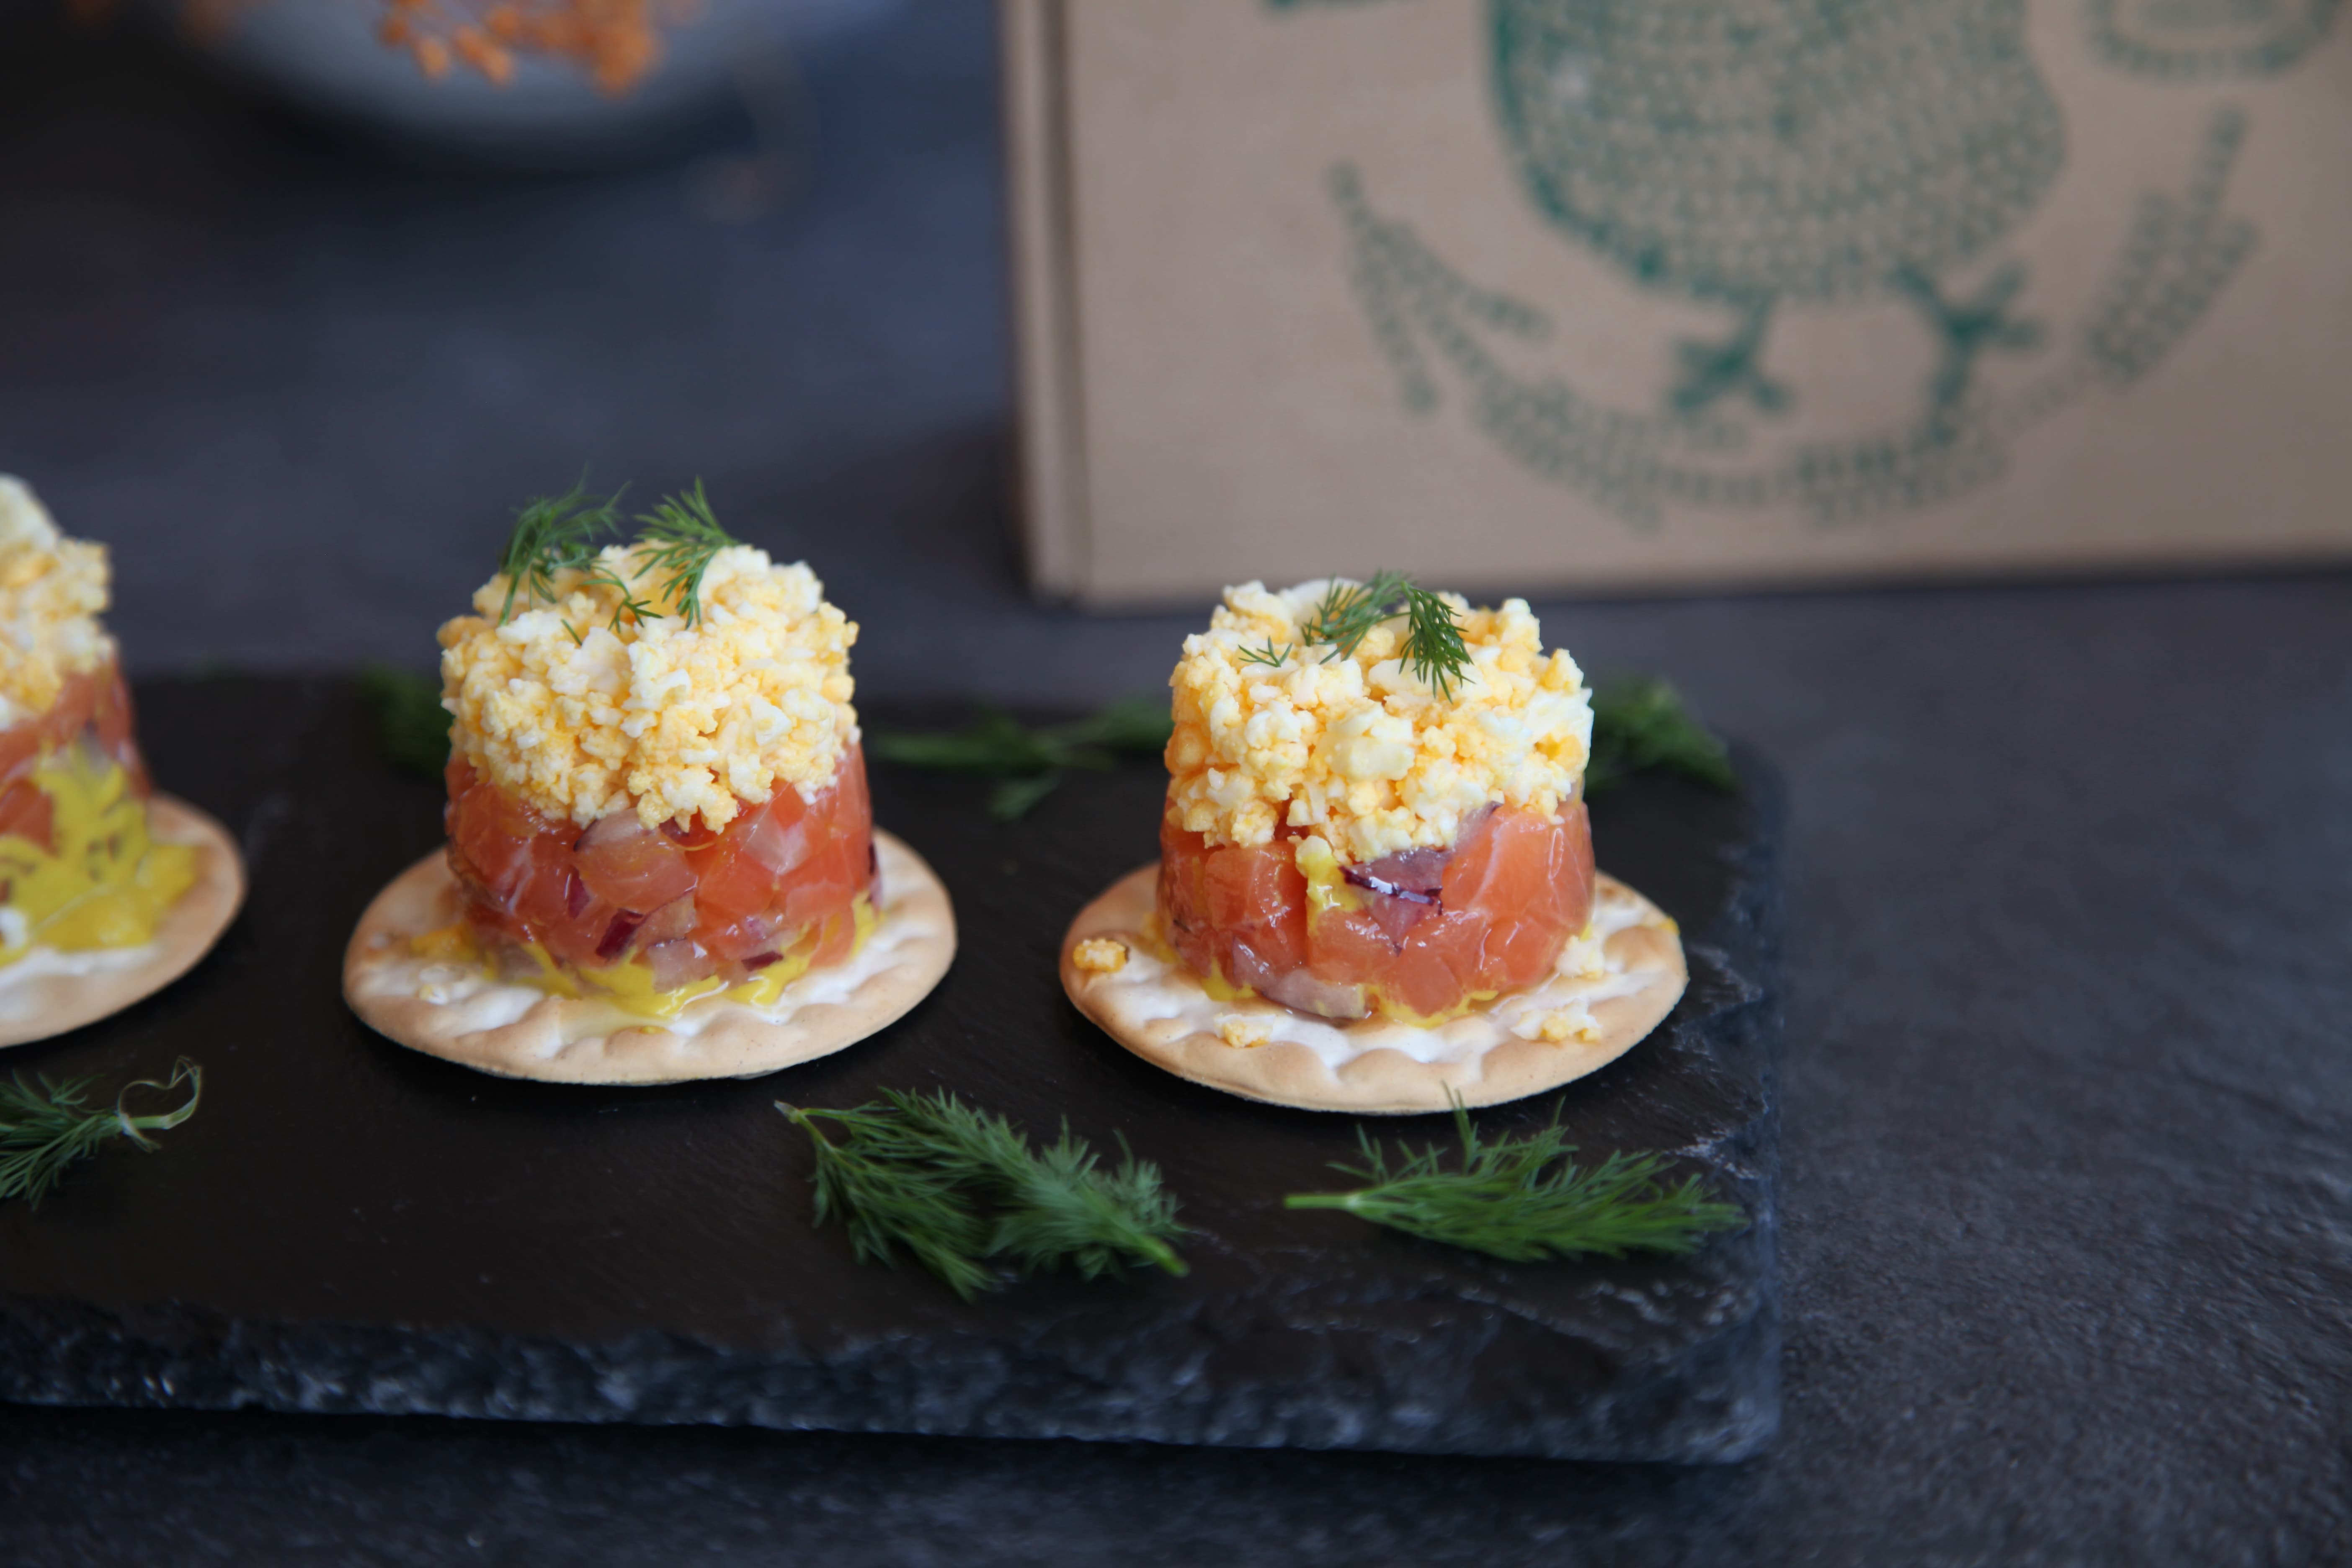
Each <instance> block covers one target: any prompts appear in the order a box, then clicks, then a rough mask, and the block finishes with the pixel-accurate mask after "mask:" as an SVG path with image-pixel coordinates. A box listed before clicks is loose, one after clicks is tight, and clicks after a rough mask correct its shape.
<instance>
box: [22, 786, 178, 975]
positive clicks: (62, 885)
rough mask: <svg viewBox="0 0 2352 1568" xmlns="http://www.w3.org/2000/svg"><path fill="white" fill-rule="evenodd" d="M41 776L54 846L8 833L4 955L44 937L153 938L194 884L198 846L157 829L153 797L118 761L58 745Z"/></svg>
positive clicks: (75, 944)
mask: <svg viewBox="0 0 2352 1568" xmlns="http://www.w3.org/2000/svg"><path fill="white" fill-rule="evenodd" d="M33 784H34V786H35V787H36V788H37V789H38V790H40V792H41V793H42V794H43V795H47V796H48V797H49V809H50V830H49V832H50V840H51V842H52V843H53V844H55V846H56V848H55V849H54V850H51V849H47V848H44V847H41V846H40V845H38V844H36V843H34V842H33V841H32V840H31V839H28V838H23V837H18V836H16V834H13V833H12V834H7V835H5V836H0V885H5V892H0V908H5V914H6V916H7V917H8V918H5V919H0V964H6V963H15V962H16V960H18V959H20V958H22V957H24V956H25V954H26V953H27V952H31V951H32V949H33V947H34V946H35V944H39V945H41V946H45V947H53V948H58V949H61V950H63V951H65V952H75V951H78V950H82V949H88V948H95V947H118V948H119V947H137V946H140V945H141V944H142V943H144V942H152V941H153V940H154V936H155V922H156V921H159V920H161V919H163V914H164V912H165V911H166V910H170V909H171V907H172V906H173V904H175V903H177V902H178V901H179V900H180V895H181V894H183V893H184V892H186V891H187V890H188V889H189V888H191V887H193V886H194V884H195V880H196V851H195V848H194V846H192V845H187V844H158V843H156V842H155V841H154V840H153V839H152V837H149V835H148V832H147V803H146V802H145V801H143V800H142V799H140V798H139V797H138V796H137V795H133V794H131V779H130V775H129V774H127V773H124V772H123V769H122V765H121V763H116V762H113V761H111V760H106V761H104V762H102V763H101V762H100V759H98V758H95V757H93V756H92V755H91V754H90V753H89V752H84V751H81V750H79V749H78V748H77V749H75V750H71V751H68V752H62V753H57V752H53V753H51V754H49V755H47V756H46V757H44V758H43V759H42V760H41V763H40V765H39V766H38V767H37V768H35V769H34V771H33Z"/></svg>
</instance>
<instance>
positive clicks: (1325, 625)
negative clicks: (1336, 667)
mask: <svg viewBox="0 0 2352 1568" xmlns="http://www.w3.org/2000/svg"><path fill="white" fill-rule="evenodd" d="M1411 585H1412V584H1411V580H1410V579H1409V578H1407V577H1406V576H1405V574H1403V573H1402V572H1375V573H1373V574H1372V580H1371V581H1370V582H1369V583H1344V582H1339V581H1336V580H1335V581H1334V582H1333V583H1332V584H1331V585H1330V586H1329V587H1328V588H1326V589H1325V590H1324V591H1323V597H1322V599H1321V601H1320V602H1318V604H1317V605H1316V606H1315V613H1314V615H1312V616H1308V617H1307V622H1306V624H1305V625H1303V626H1300V627H1299V628H1298V635H1299V636H1300V637H1303V638H1305V639H1306V641H1307V646H1308V647H1325V646H1328V647H1329V648H1330V649H1331V651H1330V652H1329V653H1327V654H1325V655H1324V656H1323V662H1324V663H1326V664H1328V663H1330V662H1331V661H1332V660H1333V659H1335V658H1340V657H1342V656H1343V655H1352V654H1353V653H1354V652H1355V651H1356V645H1358V644H1359V643H1360V642H1362V641H1363V640H1364V637H1365V636H1366V635H1367V634H1368V633H1370V631H1371V629H1372V628H1373V627H1374V626H1379V625H1380V624H1381V622H1383V621H1386V620H1389V619H1391V618H1392V617H1393V616H1395V615H1396V610H1395V608H1394V605H1396V602H1397V601H1398V599H1400V598H1402V596H1403V595H1404V591H1405V589H1406V588H1408V587H1410V586H1411Z"/></svg>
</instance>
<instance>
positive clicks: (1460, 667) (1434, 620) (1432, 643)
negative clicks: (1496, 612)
mask: <svg viewBox="0 0 2352 1568" xmlns="http://www.w3.org/2000/svg"><path fill="white" fill-rule="evenodd" d="M1398 616H1403V617H1404V623H1405V632H1404V648H1403V651H1402V657H1403V658H1404V662H1405V665H1406V667H1407V668H1410V669H1411V670H1412V673H1413V675H1414V677H1415V678H1416V679H1419V680H1420V681H1421V683H1422V684H1423V685H1424V686H1427V687H1429V688H1431V689H1433V690H1434V691H1435V692H1436V693H1437V694H1438V695H1439V696H1440V697H1443V698H1444V699H1446V700H1448V701H1451V700H1453V697H1454V689H1455V688H1456V687H1457V686H1459V685H1460V684H1461V682H1462V679H1463V678H1464V677H1465V675H1467V674H1468V673H1469V670H1470V663H1471V661H1470V649H1469V647H1468V646H1467V645H1466V644H1465V643H1464V642H1463V640H1462V623H1461V621H1460V620H1459V619H1458V618H1457V617H1456V616H1455V615H1454V606H1453V605H1449V604H1447V603H1446V602H1445V596H1444V595H1442V594H1437V593H1433V592H1431V591H1430V590H1429V589H1427V588H1421V587H1416V586H1414V584H1413V581H1412V578H1410V577H1408V576H1406V575H1405V574H1403V573H1402V572H1375V573H1373V574H1372V578H1371V581H1370V582H1369V583H1349V582H1345V581H1341V580H1338V579H1335V580H1334V581H1333V582H1332V584H1331V585H1330V586H1329V587H1328V588H1326V589H1325V590H1324V591H1323V597H1322V598H1321V599H1320V600H1319V601H1318V602H1317V604H1316V606H1315V613H1314V614H1313V615H1311V616H1307V620H1306V622H1305V623H1304V624H1303V625H1301V626H1299V628H1298V635H1299V637H1301V638H1302V639H1304V640H1305V641H1306V643H1307V646H1309V647H1328V648H1329V649H1330V651H1329V652H1328V653H1326V654H1325V655H1324V656H1323V662H1324V663H1326V664H1328V663H1330V662H1331V661H1332V660H1333V659H1335V658H1343V657H1348V656H1352V655H1353V654H1354V653H1355V651H1356V649H1357V647H1359V646H1360V645H1361V644H1362V642H1363V640H1364V638H1365V637H1369V636H1370V634H1371V631H1372V628H1373V627H1375V626H1381V625H1384V624H1386V623H1387V622H1389V621H1392V620H1394V619H1396V618H1397V617H1398ZM1242 657H1243V658H1244V659H1249V658H1250V656H1249V655H1248V654H1244V655H1243V656H1242Z"/></svg>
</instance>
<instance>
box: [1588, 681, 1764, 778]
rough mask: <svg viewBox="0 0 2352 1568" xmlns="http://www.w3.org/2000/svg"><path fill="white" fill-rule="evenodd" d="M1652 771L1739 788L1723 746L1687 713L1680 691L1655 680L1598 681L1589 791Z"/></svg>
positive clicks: (1593, 693) (1595, 689) (1595, 690)
mask: <svg viewBox="0 0 2352 1568" xmlns="http://www.w3.org/2000/svg"><path fill="white" fill-rule="evenodd" d="M1649 768H1661V769H1664V770H1666V771H1668V772H1672V773H1681V774H1683V775H1684V776H1685V777H1686V778H1693V779H1696V780H1697V781H1698V782H1699V783H1701V784H1711V785H1713V786H1714V787H1715V788H1717V789H1730V788H1732V787H1734V785H1736V784H1738V779H1737V778H1736V777H1735V776H1734V774H1733V773H1732V771H1731V759H1730V757H1729V755H1728V754H1727V752H1726V751H1725V749H1724V744H1723V742H1721V741H1720V740H1718V739H1717V738H1716V737H1715V736H1714V735H1712V734H1709V733H1708V732H1707V731H1706V730H1705V729H1703V728H1702V727H1701V726H1700V725H1699V723H1698V721H1696V720H1695V719H1693V718H1692V717H1691V716H1690V714H1689V713H1688V712H1687V711H1686V710H1685V709H1684V707H1683V700H1682V698H1681V697H1680V696H1679V695H1678V694H1677V693H1676V692H1675V689H1674V688H1673V687H1672V686H1670V685H1668V684H1667V683H1666V682H1664V681H1663V680H1660V679H1657V678H1655V677H1654V676H1624V677H1618V678H1615V679H1609V680H1604V681H1601V682H1599V683H1598V684H1597V685H1596V686H1595V687H1594V689H1593V692H1592V753H1591V757H1590V759H1588V760H1587V761H1586V763H1585V764H1584V793H1585V794H1586V795H1591V794H1593V793H1594V792H1596V791H1599V790H1605V789H1608V788H1610V787H1611V786H1612V785H1614V784H1620V783H1622V782H1623V781H1624V779H1625V778H1626V777H1627V776H1628V775H1629V774H1633V773H1641V772H1643V770H1645V769H1649Z"/></svg>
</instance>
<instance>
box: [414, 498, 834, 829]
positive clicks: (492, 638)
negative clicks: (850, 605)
mask: <svg viewBox="0 0 2352 1568" xmlns="http://www.w3.org/2000/svg"><path fill="white" fill-rule="evenodd" d="M644 553H645V547H644V546H642V545H617V544H616V545H612V546H609V547H607V548H606V549H605V550H604V552H602V554H601V555H600V556H599V557H598V563H597V571H596V573H595V574H593V575H594V576H596V577H614V576H617V577H619V578H621V579H623V580H625V581H629V582H631V583H635V584H640V586H639V589H638V592H639V594H640V595H643V596H646V597H651V596H652V595H650V594H648V593H647V592H646V591H647V590H649V589H653V588H656V587H658V586H659V583H660V573H659V571H658V569H648V564H647V563H646V562H645V560H644V559H643V556H644ZM506 598H507V579H506V577H505V576H504V575H503V574H501V575H499V576H496V577H493V578H491V579H490V581H489V582H488V583H486V584H483V585H482V586H481V588H480V589H479V590H478V591H477V592H476V593H475V595H474V609H475V611H476V613H475V614H473V615H470V616H458V617H457V619H455V620H452V621H450V622H449V623H447V624H446V626H443V627H442V628H441V633H440V641H441V679H442V706H443V707H444V708H446V709H447V710H449V711H450V712H451V714H453V715H454V716H455V718H456V723H455V724H454V725H453V726H452V728H451V731H450V734H451V740H452V742H453V744H454V746H455V748H456V751H457V754H458V755H460V756H462V757H463V758H464V759H465V760H466V761H467V762H468V763H471V764H472V765H473V766H474V768H475V769H476V770H477V771H478V772H479V773H483V774H484V775H486V776H487V777H488V778H489V779H491V780H492V781H493V782H494V783H496V784H499V787H501V788H503V789H505V790H506V791H508V792H509V794H510V795H515V796H517V797H519V798H520V799H522V800H524V801H526V802H528V803H529V804H530V805H533V806H535V807H537V808H538V809H539V810H540V811H541V812H542V813H544V814H545V815H547V816H551V817H554V818H556V819H558V820H562V819H563V818H567V817H568V818H570V819H571V820H572V821H573V822H575V823H579V824H581V825H582V826H586V825H587V824H589V823H593V822H595V821H597V820H598V819H599V818H602V817H604V816H612V815H614V813H616V812H619V811H622V810H625V809H630V808H634V809H635V811H636V813H637V816H638V818H639V820H640V821H642V822H643V823H644V824H645V825H646V826H648V827H656V826H660V825H661V824H662V823H664V822H676V823H678V824H680V825H681V826H683V825H685V824H687V823H688V822H689V821H690V820H691V819H692V818H693V817H694V816H697V815H698V814H699V815H700V816H701V817H702V819H703V821H704V822H705V823H707V824H709V826H711V827H713V828H723V827H725V826H727V824H728V823H730V822H731V821H733V820H734V818H735V816H736V815H737V814H738V812H739V810H740V805H739V804H738V803H739V802H749V803H751V804H753V805H757V804H760V803H761V802H765V801H767V800H769V799H771V798H772V796H773V794H774V792H775V791H776V790H778V789H780V788H786V787H789V788H793V789H797V790H798V791H799V792H800V793H801V795H802V797H803V799H808V800H814V798H815V797H816V796H817V795H819V794H821V793H822V792H823V791H824V789H825V788H826V787H827V786H828V785H829V784H832V782H833V780H834V776H835V772H836V770H837V769H838V767H839V766H840V763H841V759H842V757H843V755H844V753H845V752H846V751H847V750H848V748H849V747H850V746H851V745H853V744H854V743H855V742H856V739H857V714H856V710H855V709H854V708H852V707H851V705H850V696H851V693H852V691H853V689H854V688H853V685H852V683H851V680H850V676H849V648H850V646H851V645H852V644H853V643H855V642H856V640H857V627H856V625H855V624H854V623H852V622H851V621H850V620H849V619H847V617H845V616H843V615H842V613H841V612H840V611H839V610H837V609H835V607H834V606H833V605H829V604H827V603H826V602H825V599H824V584H821V583H819V582H818V581H817V579H816V575H815V574H814V573H812V572H811V571H810V570H809V569H808V568H807V566H805V565H803V564H800V563H793V564H791V565H778V564H775V563H772V562H771V561H770V560H769V558H768V555H767V553H766V552H764V551H761V550H757V549H754V548H752V547H751V546H749V545H731V546H729V547H727V548H725V549H722V550H720V551H719V552H717V554H715V555H714V556H712V557H711V560H710V563H709V567H708V569H707V570H706V571H705V572H704V574H703V578H702V589H701V595H700V612H699V614H698V616H697V617H696V618H695V621H694V624H691V625H689V624H688V621H687V619H686V618H685V617H684V616H678V615H675V614H672V615H665V616H653V617H647V618H644V619H640V618H638V617H635V616H631V615H627V614H622V613H620V612H621V608H622V594H621V590H620V589H619V588H618V587H617V586H615V585H614V584H612V583H610V582H604V581H594V580H592V574H588V573H583V572H579V571H572V570H564V571H562V572H559V573H558V574H556V580H555V595H554V601H553V602H552V603H551V604H545V605H537V606H535V607H530V608H526V609H523V610H521V611H520V612H518V613H516V614H514V615H513V616H510V617H509V619H508V620H507V621H506V622H505V624H503V625H500V624H499V619H498V617H499V610H500V608H501V606H502V605H504V603H505V601H506Z"/></svg>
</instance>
